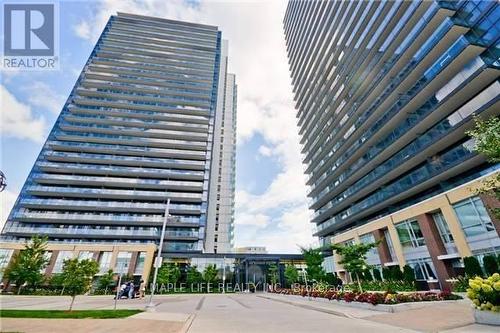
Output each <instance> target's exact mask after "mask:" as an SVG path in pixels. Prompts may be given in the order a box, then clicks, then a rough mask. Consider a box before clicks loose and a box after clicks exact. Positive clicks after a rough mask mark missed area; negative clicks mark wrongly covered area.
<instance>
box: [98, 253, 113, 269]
mask: <svg viewBox="0 0 500 333" xmlns="http://www.w3.org/2000/svg"><path fill="white" fill-rule="evenodd" d="M112 256H113V253H112V252H109V251H107V252H103V253H101V258H100V259H99V273H101V274H104V273H106V272H107V271H108V270H109V269H110V268H111V257H112Z"/></svg>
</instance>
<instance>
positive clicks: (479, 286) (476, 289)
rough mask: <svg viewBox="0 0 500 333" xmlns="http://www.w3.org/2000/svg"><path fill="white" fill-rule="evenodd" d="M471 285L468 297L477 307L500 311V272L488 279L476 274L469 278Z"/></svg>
mask: <svg viewBox="0 0 500 333" xmlns="http://www.w3.org/2000/svg"><path fill="white" fill-rule="evenodd" d="M469 287H470V288H469V289H467V297H468V298H470V299H471V300H472V303H473V304H474V306H475V307H476V309H479V310H489V311H494V312H500V274H498V273H495V274H493V275H492V276H490V277H488V278H486V279H483V278H481V277H479V276H476V277H475V278H474V279H470V280H469Z"/></svg>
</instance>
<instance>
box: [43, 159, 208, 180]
mask: <svg viewBox="0 0 500 333" xmlns="http://www.w3.org/2000/svg"><path fill="white" fill-rule="evenodd" d="M36 165H37V166H39V167H42V168H56V169H59V170H61V169H62V170H88V171H92V170H94V171H95V172H109V173H110V174H117V173H127V174H128V173H130V175H133V174H134V173H138V174H141V173H144V174H156V175H163V176H167V175H170V177H176V176H196V177H200V178H202V177H203V176H204V174H205V173H204V172H203V171H189V170H178V169H155V168H140V167H125V166H113V167H111V166H107V165H99V164H79V163H55V162H44V161H39V162H36Z"/></svg>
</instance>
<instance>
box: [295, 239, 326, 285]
mask: <svg viewBox="0 0 500 333" xmlns="http://www.w3.org/2000/svg"><path fill="white" fill-rule="evenodd" d="M300 250H301V251H302V255H303V256H304V261H305V262H306V273H307V279H308V280H309V281H311V280H316V281H317V282H320V281H324V280H325V270H324V269H323V265H322V264H323V254H322V253H321V249H320V248H318V249H314V248H308V249H307V248H303V247H301V248H300Z"/></svg>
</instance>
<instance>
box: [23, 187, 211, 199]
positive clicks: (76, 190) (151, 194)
mask: <svg viewBox="0 0 500 333" xmlns="http://www.w3.org/2000/svg"><path fill="white" fill-rule="evenodd" d="M26 190H27V191H28V192H33V193H34V192H42V193H43V192H45V193H62V194H64V193H67V194H70V193H73V194H78V195H82V196H84V195H86V194H91V195H92V194H95V195H96V196H100V195H102V196H103V197H106V196H138V197H148V198H150V199H151V200H152V199H153V198H155V199H156V200H158V199H162V200H163V199H166V198H169V197H170V198H172V199H173V200H182V199H191V200H201V197H202V195H201V194H200V193H178V192H163V191H158V192H157V191H139V190H110V189H92V188H83V187H61V186H40V185H30V186H27V187H26Z"/></svg>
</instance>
